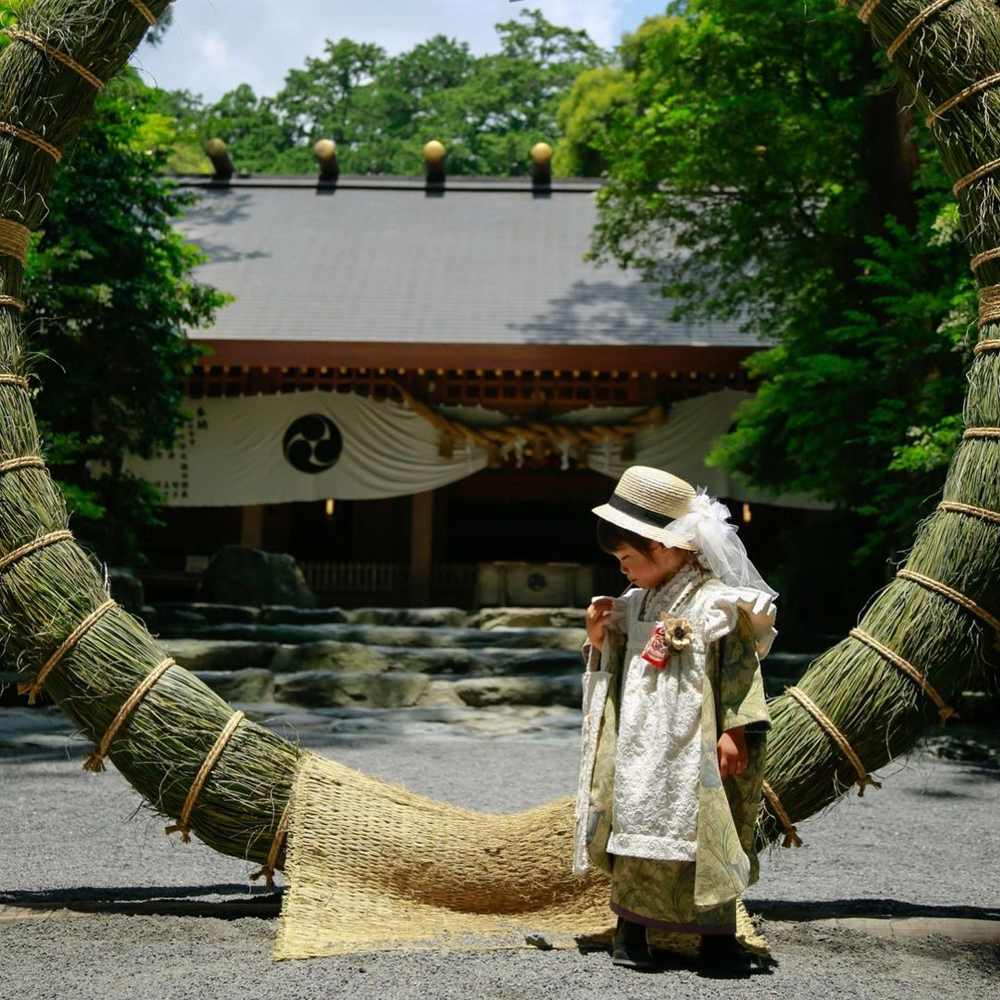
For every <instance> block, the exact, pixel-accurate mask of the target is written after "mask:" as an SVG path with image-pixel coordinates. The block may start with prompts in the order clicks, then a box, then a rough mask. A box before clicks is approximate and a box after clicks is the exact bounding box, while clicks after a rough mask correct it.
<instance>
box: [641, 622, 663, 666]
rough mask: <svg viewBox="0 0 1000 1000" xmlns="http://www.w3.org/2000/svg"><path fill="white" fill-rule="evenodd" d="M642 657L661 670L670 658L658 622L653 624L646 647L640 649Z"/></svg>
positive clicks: (661, 626) (661, 625) (661, 627)
mask: <svg viewBox="0 0 1000 1000" xmlns="http://www.w3.org/2000/svg"><path fill="white" fill-rule="evenodd" d="M642 658H643V659H644V660H645V661H646V662H647V663H651V664H652V665H653V666H654V667H656V669H657V670H662V669H663V668H664V667H665V666H666V665H667V663H668V661H669V660H670V651H669V650H668V649H667V637H666V634H665V630H664V628H663V623H662V622H660V623H659V624H658V625H656V626H654V628H653V634H652V635H651V636H650V638H649V642H647V643H646V648H645V649H644V650H643V651H642Z"/></svg>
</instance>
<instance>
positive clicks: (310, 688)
mask: <svg viewBox="0 0 1000 1000" xmlns="http://www.w3.org/2000/svg"><path fill="white" fill-rule="evenodd" d="M429 682H430V678H429V677H427V675H426V674H411V673H403V672H399V671H390V672H388V673H384V674H375V673H368V672H348V673H344V672H340V671H338V672H333V671H328V670H309V671H305V672H303V673H300V674H290V675H287V676H284V675H279V676H278V677H276V678H275V683H274V700H275V701H281V702H289V703H291V704H294V705H306V706H309V707H318V706H330V707H345V706H348V705H356V706H359V707H362V706H363V707H365V708H403V707H406V706H409V705H416V704H417V703H418V702H419V701H420V699H421V698H422V697H423V695H424V693H425V692H426V691H427V686H428V684H429Z"/></svg>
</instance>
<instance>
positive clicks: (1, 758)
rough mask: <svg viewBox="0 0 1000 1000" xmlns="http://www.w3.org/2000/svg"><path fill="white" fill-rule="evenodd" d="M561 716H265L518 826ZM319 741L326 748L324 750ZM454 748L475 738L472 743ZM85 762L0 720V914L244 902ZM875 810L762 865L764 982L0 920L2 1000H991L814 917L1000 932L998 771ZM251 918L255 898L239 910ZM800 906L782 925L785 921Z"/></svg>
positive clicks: (934, 966) (259, 928)
mask: <svg viewBox="0 0 1000 1000" xmlns="http://www.w3.org/2000/svg"><path fill="white" fill-rule="evenodd" d="M573 722H574V720H573V717H572V715H568V714H566V713H563V712H558V711H557V712H553V713H541V714H539V715H537V716H535V717H534V718H527V717H524V719H523V720H522V722H521V723H518V722H517V717H516V715H515V716H512V717H509V718H506V717H504V716H503V714H492V715H491V714H490V713H486V714H485V715H483V714H482V713H470V714H469V715H468V717H467V719H466V720H465V721H464V722H461V721H459V720H455V719H452V720H451V722H450V724H441V723H435V722H434V721H433V716H432V715H425V716H419V715H410V716H403V717H398V716H389V715H384V714H383V715H365V714H361V715H358V714H356V713H355V714H354V715H345V716H343V717H341V718H339V719H331V718H330V717H328V716H327V717H317V716H315V715H310V714H309V713H305V714H303V713H299V714H298V715H295V716H293V715H291V714H289V715H286V716H285V717H283V718H275V720H274V721H273V723H272V724H273V725H275V726H276V727H280V726H282V725H287V724H290V723H291V724H294V725H296V726H297V727H298V729H299V732H300V734H301V735H302V737H303V742H305V743H306V744H307V745H310V746H312V747H313V748H314V749H317V750H319V751H320V752H323V753H326V754H329V755H330V756H334V757H336V758H337V759H338V760H340V761H341V762H343V763H345V764H347V765H349V766H352V767H356V768H358V769H360V770H363V771H365V772H366V773H369V774H375V775H379V776H381V777H383V778H386V779H387V780H392V781H401V782H403V783H404V784H405V785H406V786H407V787H409V788H411V789H413V790H414V791H417V792H421V793H423V794H427V795H431V796H434V797H437V798H442V799H447V800H450V801H452V802H455V803H457V804H460V805H463V806H467V807H470V808H474V809H481V810H484V811H492V812H501V811H504V812H506V811H513V810H518V809H523V808H528V807H530V806H533V805H537V804H539V803H541V802H545V801H548V800H550V799H552V798H555V797H558V796H560V795H564V794H567V793H568V792H571V791H572V790H573V787H574V785H575V778H576V767H577V748H578V743H577V732H576V729H575V726H574V724H573ZM331 725H332V726H333V727H334V728H336V729H337V730H338V732H331ZM469 732H476V733H478V734H479V735H477V736H475V737H473V736H470V735H468V733H469ZM84 749H85V744H83V743H82V742H80V741H79V740H71V738H70V733H69V728H68V726H67V725H66V723H65V722H64V721H63V720H62V717H61V716H59V715H58V714H57V713H55V712H51V713H49V712H37V711H34V712H27V711H26V710H17V709H6V710H0V806H2V808H0V837H2V842H3V844H4V847H5V850H4V852H3V853H2V855H0V905H2V904H7V905H11V906H29V905H31V904H33V903H35V904H37V903H38V902H40V901H44V900H45V899H51V898H55V897H58V898H60V899H70V898H76V899H102V900H105V901H115V900H118V901H121V902H122V903H124V904H125V905H127V902H128V901H129V900H133V901H134V900H136V899H140V900H149V899H156V898H160V899H171V900H177V899H181V900H197V901H199V904H200V905H201V907H202V908H203V912H206V913H211V912H212V906H213V905H218V904H220V903H222V902H225V901H234V900H241V901H245V900H247V899H248V894H247V881H246V876H247V874H248V872H250V871H251V870H253V868H254V867H255V866H252V865H250V864H247V863H245V862H242V861H239V860H236V859H232V858H225V857H222V856H220V855H217V854H215V853H214V852H212V851H210V850H209V849H208V848H206V847H204V846H203V845H201V844H199V843H197V842H195V843H193V844H190V845H182V844H181V843H180V842H179V840H178V838H176V837H174V838H169V839H168V838H167V837H166V836H164V834H163V825H164V821H163V820H162V819H160V818H158V817H156V816H154V815H152V814H151V813H150V812H149V811H148V810H146V809H145V808H143V807H141V806H140V803H139V801H138V798H137V796H136V795H135V793H134V792H133V791H132V790H131V789H130V788H129V787H128V785H127V784H126V783H125V782H124V780H123V779H122V778H121V777H120V776H119V775H118V774H117V772H115V771H114V770H113V769H112V770H109V771H108V772H106V773H105V774H102V775H90V774H87V773H86V772H84V771H82V770H81V768H80V762H81V754H82V753H83V751H84ZM881 778H882V780H883V782H884V787H883V789H882V790H881V791H876V790H874V789H870V790H868V791H867V792H866V794H865V797H864V798H863V799H859V798H858V797H857V796H854V795H852V796H850V797H849V798H848V799H845V800H844V801H842V802H841V803H840V804H839V805H838V806H837V807H836V808H834V809H833V810H831V811H829V812H828V813H826V814H825V815H823V816H820V817H817V818H814V819H812V820H810V821H807V822H805V823H803V824H801V825H800V833H801V834H802V836H803V839H804V840H805V842H806V846H805V847H803V848H802V849H801V850H798V851H786V850H782V849H776V850H774V851H773V852H771V853H770V854H769V856H767V857H765V858H764V860H763V872H762V879H761V882H760V883H759V884H758V885H757V886H755V887H754V888H753V889H752V890H751V892H750V893H748V897H747V903H748V906H749V907H750V908H751V909H752V910H753V909H755V908H756V909H757V910H759V911H762V912H763V913H764V914H765V915H766V916H767V917H768V918H769V919H768V920H767V922H766V927H765V933H767V934H768V935H769V937H770V939H771V942H772V946H773V947H774V950H775V953H776V956H777V957H778V959H779V961H780V965H779V967H778V968H777V970H775V971H774V972H773V973H772V974H770V975H760V976H755V977H754V978H753V979H752V980H750V981H743V982H733V983H725V982H717V981H712V982H708V981H706V980H704V979H701V978H699V977H698V975H697V973H696V972H695V971H693V970H690V969H683V968H678V969H672V970H670V971H668V972H664V973H657V974H652V975H642V974H636V973H631V974H630V973H627V972H625V971H624V970H619V969H615V968H614V967H613V966H611V964H610V961H609V959H608V956H607V955H606V954H604V953H592V954H578V953H575V952H562V951H560V952H527V951H525V952H478V953H476V952H452V953H450V954H442V953H440V952H426V953H394V954H381V955H378V954H373V955H364V956H349V957H340V958H331V959H321V960H313V961H309V962H293V963H281V964H278V965H273V964H271V963H270V960H269V955H270V948H271V942H272V939H273V934H274V930H275V922H274V920H272V919H269V920H260V919H251V918H246V919H240V920H232V921H230V920H222V919H217V918H214V917H204V918H201V919H198V918H194V917H190V916H135V915H132V916H130V915H126V914H123V913H114V912H113V913H108V914H100V915H92V914H88V915H85V916H81V915H72V916H68V917H66V918H65V919H35V920H23V921H13V922H5V923H2V922H0V941H2V942H3V945H2V951H0V954H2V955H3V959H2V961H0V998H6V997H11V998H13V997H17V998H19V1000H20V998H31V997H79V998H84V997H91V996H93V997H101V998H102V1000H117V998H120V997H138V996H142V997H174V996H179V995H181V994H189V993H193V992H196V993H199V994H201V995H203V996H205V997H220V998H223V997H225V998H229V997H242V996H246V995H249V994H251V993H253V994H257V993H263V992H265V991H266V992H267V993H270V994H273V995H277V996H282V997H296V996H301V997H312V996H320V995H323V996H331V995H332V996H352V997H368V996H379V997H381V996H386V995H391V996H393V997H409V996H413V997H417V996H421V997H435V998H436V997H441V998H445V997H459V996H461V997H466V996H469V995H470V994H476V995H482V996H484V997H501V996H502V997H505V998H508V997H509V998H519V997H522V996H523V997H529V996H530V997H532V998H534V997H537V996H539V995H549V996H551V997H552V998H553V1000H562V998H569V997H575V996H584V995H585V994H589V993H593V992H595V991H599V992H600V993H602V994H606V995H608V996H611V997H645V996H656V995H660V994H662V993H663V992H664V991H669V992H670V993H671V994H672V995H673V996H676V997H688V996H692V997H693V996H713V997H714V996H719V997H730V996H731V997H744V996H745V997H758V996H760V997H769V996H780V997H800V996H801V997H807V996H808V997H816V996H817V995H822V996H838V997H874V998H882V997H886V998H889V997H893V998H896V997H899V996H901V995H906V994H908V995H910V996H912V997H914V998H924V997H927V998H931V997H937V996H956V997H973V996H975V997H979V998H987V1000H988V998H991V997H1000V988H998V987H997V985H996V984H997V982H998V981H1000V979H998V973H1000V948H998V947H996V946H984V945H976V946H973V945H965V944H956V943H955V942H954V941H951V940H946V939H944V938H927V939H924V940H922V941H913V942H895V941H890V940H883V939H878V938H874V937H871V936H868V935H866V934H862V933H858V932H854V931H850V930H844V929H841V928H832V927H829V926H825V925H821V924H817V923H808V922H804V923H799V922H787V921H786V918H789V917H793V918H794V917H798V916H801V915H802V913H801V912H798V911H805V910H807V911H809V914H811V915H812V916H816V915H819V914H827V915H830V916H845V915H849V914H851V913H866V914H872V915H888V914H899V915H903V916H906V915H911V914H924V915H928V916H934V915H956V916H972V917H980V918H1000V876H998V872H997V860H996V859H997V858H1000V824H997V823H996V817H997V816H998V815H1000V811H998V808H997V807H998V805H1000V771H998V770H997V769H995V768H985V767H976V766H970V765H968V764H963V763H955V762H952V761H947V760H940V759H934V758H932V757H931V756H929V755H928V754H926V753H919V752H918V753H914V754H912V755H910V757H908V758H907V759H906V760H905V761H903V762H900V763H897V764H894V765H891V766H890V767H888V768H885V769H883V771H882V772H881ZM249 898H252V899H254V900H255V901H260V902H264V901H266V900H267V899H268V897H267V896H266V894H263V893H258V894H255V895H254V896H253V897H249ZM797 908H798V910H797Z"/></svg>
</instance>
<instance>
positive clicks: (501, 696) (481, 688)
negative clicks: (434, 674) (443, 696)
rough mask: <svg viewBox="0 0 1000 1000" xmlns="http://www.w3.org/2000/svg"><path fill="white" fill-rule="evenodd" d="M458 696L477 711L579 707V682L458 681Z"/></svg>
mask: <svg viewBox="0 0 1000 1000" xmlns="http://www.w3.org/2000/svg"><path fill="white" fill-rule="evenodd" d="M455 693H456V694H457V695H458V696H459V698H461V699H462V701H464V702H465V704H466V705H472V706H474V707H476V708H485V707H487V706H490V705H566V706H568V707H573V708H576V707H578V706H579V705H580V700H581V692H580V678H579V677H578V676H573V677H530V676H519V677H510V676H507V677H469V678H464V679H462V680H459V681H455Z"/></svg>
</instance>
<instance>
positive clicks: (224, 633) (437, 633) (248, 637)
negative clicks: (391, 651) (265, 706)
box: [159, 623, 587, 651]
mask: <svg viewBox="0 0 1000 1000" xmlns="http://www.w3.org/2000/svg"><path fill="white" fill-rule="evenodd" d="M159 636H160V637H161V638H164V639H206V640H217V641H226V642H269V643H282V644H284V645H301V644H304V643H313V642H323V641H333V642H340V643H360V644H362V645H366V646H395V647H400V648H411V649H416V648H430V647H457V648H462V649H479V648H483V647H502V648H505V649H572V650H576V651H579V649H580V647H581V646H582V645H583V642H584V640H585V639H586V637H587V633H586V631H585V630H584V629H575V628H497V629H492V630H489V631H487V630H484V629H473V628H449V627H441V628H420V627H413V626H401V625H349V624H333V623H331V624H321V625H260V624H241V623H230V624H219V625H197V624H189V625H183V624H177V625H164V626H162V628H161V630H160V632H159Z"/></svg>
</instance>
